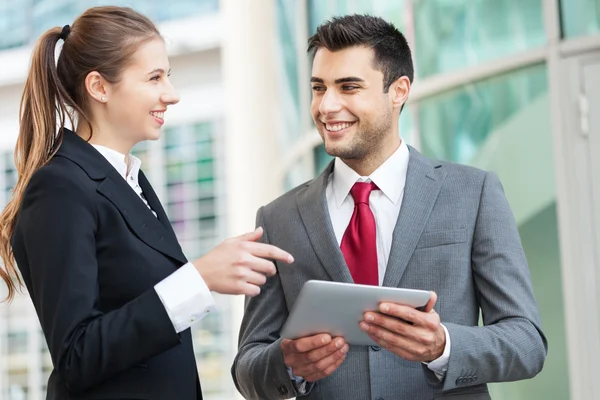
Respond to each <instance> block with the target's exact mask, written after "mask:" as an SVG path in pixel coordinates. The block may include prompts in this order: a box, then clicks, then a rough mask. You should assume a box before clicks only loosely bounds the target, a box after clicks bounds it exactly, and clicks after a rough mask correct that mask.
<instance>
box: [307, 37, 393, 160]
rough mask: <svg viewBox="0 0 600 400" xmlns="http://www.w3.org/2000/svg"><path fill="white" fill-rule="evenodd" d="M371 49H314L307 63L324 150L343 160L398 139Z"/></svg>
mask: <svg viewBox="0 0 600 400" xmlns="http://www.w3.org/2000/svg"><path fill="white" fill-rule="evenodd" d="M373 57H374V52H373V50H372V49H370V48H367V47H362V46H360V47H358V46H356V47H349V48H347V49H344V50H340V51H336V52H332V51H329V50H327V49H326V48H320V49H319V50H318V51H317V52H316V54H315V58H314V61H313V67H312V78H311V82H312V94H313V97H312V104H311V113H312V116H313V119H314V121H315V124H316V126H317V129H318V131H319V134H320V135H321V138H322V139H323V142H324V143H325V150H326V151H327V153H328V154H330V155H332V156H335V157H340V158H342V159H344V160H355V161H358V162H360V161H362V160H364V159H367V158H373V157H375V158H376V154H375V153H377V152H379V151H380V149H382V148H384V147H385V146H386V144H388V143H393V142H392V140H393V138H394V136H395V138H396V139H397V138H398V132H397V131H394V130H395V129H394V127H395V126H396V124H395V123H394V118H396V119H397V118H398V115H397V113H396V112H394V102H393V100H392V99H393V94H391V93H384V91H383V73H382V72H381V71H378V70H376V69H374V67H373Z"/></svg>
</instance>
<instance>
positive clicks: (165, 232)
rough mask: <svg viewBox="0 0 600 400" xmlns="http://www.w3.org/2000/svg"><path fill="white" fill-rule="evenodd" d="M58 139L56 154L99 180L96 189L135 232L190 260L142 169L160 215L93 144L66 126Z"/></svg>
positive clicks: (142, 178) (147, 192) (181, 259)
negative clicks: (141, 197) (58, 144)
mask: <svg viewBox="0 0 600 400" xmlns="http://www.w3.org/2000/svg"><path fill="white" fill-rule="evenodd" d="M59 139H60V140H61V145H60V147H59V149H58V151H57V153H56V156H57V157H65V158H68V159H69V160H71V161H73V162H74V163H76V164H77V165H79V166H80V167H81V168H82V169H83V170H84V171H85V172H86V173H87V174H88V176H89V177H90V179H91V180H93V181H95V182H97V183H98V186H97V191H98V192H99V193H100V194H101V195H102V196H104V197H106V198H107V199H108V200H109V201H110V202H111V203H112V204H114V205H115V207H117V209H118V210H119V212H120V213H121V215H122V216H123V218H124V219H125V221H126V223H127V225H128V226H129V228H130V229H131V231H132V232H133V234H135V235H136V236H137V237H138V238H140V239H141V240H142V241H143V242H144V243H146V244H147V245H148V246H150V247H152V248H154V249H155V250H158V251H160V252H161V253H163V254H165V255H167V256H169V257H171V258H173V259H175V260H177V261H179V262H181V263H186V262H187V260H186V258H185V256H184V255H183V253H182V252H181V247H180V246H179V243H178V242H177V238H176V237H175V234H174V233H173V229H172V228H171V226H170V224H169V221H168V219H167V216H166V214H165V212H164V210H163V208H162V207H161V205H160V202H159V201H158V198H157V197H156V194H155V193H154V190H152V187H151V186H150V184H149V183H148V180H147V179H146V177H145V176H144V174H143V173H142V172H141V171H140V187H141V188H142V190H143V192H144V195H145V196H147V200H148V203H149V204H150V206H151V207H152V209H153V210H154V211H155V212H156V214H157V215H158V219H157V218H156V217H155V216H154V214H152V211H150V209H149V208H148V207H147V206H146V204H144V202H143V201H142V199H140V198H139V196H138V195H137V193H135V191H134V190H133V189H131V187H130V186H129V185H128V184H127V182H126V181H125V180H124V179H123V177H122V176H121V175H119V173H118V172H117V170H116V169H115V168H114V167H113V166H112V165H110V163H109V162H108V161H107V160H106V159H105V158H104V156H102V154H100V153H99V152H98V151H96V149H94V147H92V146H91V145H90V144H89V143H87V142H86V141H85V140H83V139H82V138H80V137H79V136H77V134H75V133H74V132H72V131H71V130H69V129H66V128H63V129H61V130H60V131H59ZM159 219H160V221H159Z"/></svg>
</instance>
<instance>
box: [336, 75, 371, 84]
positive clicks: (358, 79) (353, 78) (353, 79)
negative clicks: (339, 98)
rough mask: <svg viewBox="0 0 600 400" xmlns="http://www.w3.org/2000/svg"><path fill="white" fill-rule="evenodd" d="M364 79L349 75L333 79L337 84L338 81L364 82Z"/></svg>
mask: <svg viewBox="0 0 600 400" xmlns="http://www.w3.org/2000/svg"><path fill="white" fill-rule="evenodd" d="M364 81H365V80H364V79H362V78H359V77H356V76H349V77H346V78H340V79H336V80H335V84H336V85H338V84H340V83H349V82H364Z"/></svg>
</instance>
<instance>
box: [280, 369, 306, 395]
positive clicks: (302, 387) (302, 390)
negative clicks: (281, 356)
mask: <svg viewBox="0 0 600 400" xmlns="http://www.w3.org/2000/svg"><path fill="white" fill-rule="evenodd" d="M285 368H287V373H288V375H289V377H290V379H291V380H292V382H293V383H294V387H295V388H296V391H297V392H298V394H306V381H305V380H304V378H302V377H301V376H296V375H294V373H293V372H292V369H291V368H290V367H288V366H287V365H286V366H285Z"/></svg>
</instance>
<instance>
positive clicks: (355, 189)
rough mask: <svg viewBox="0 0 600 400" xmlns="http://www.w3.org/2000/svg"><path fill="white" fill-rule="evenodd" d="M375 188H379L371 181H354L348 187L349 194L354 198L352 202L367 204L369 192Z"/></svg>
mask: <svg viewBox="0 0 600 400" xmlns="http://www.w3.org/2000/svg"><path fill="white" fill-rule="evenodd" d="M377 189H379V188H378V187H377V185H376V184H374V183H373V182H368V183H367V182H356V183H355V184H354V186H352V189H350V194H351V195H352V198H353V199H354V204H361V203H364V204H369V196H370V195H371V192H372V191H373V190H377Z"/></svg>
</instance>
